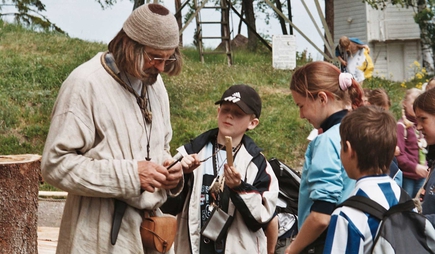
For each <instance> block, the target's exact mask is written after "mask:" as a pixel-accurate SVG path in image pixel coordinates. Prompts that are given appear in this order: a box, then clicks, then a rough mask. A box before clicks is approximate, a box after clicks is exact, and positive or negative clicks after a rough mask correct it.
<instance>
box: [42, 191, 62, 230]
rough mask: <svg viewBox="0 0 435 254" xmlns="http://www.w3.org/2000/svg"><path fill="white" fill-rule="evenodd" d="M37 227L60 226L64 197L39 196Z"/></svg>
mask: <svg viewBox="0 0 435 254" xmlns="http://www.w3.org/2000/svg"><path fill="white" fill-rule="evenodd" d="M38 205H39V207H38V227H60V220H61V219H62V213H63V208H64V206H65V199H51V198H39V201H38Z"/></svg>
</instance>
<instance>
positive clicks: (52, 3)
mask: <svg viewBox="0 0 435 254" xmlns="http://www.w3.org/2000/svg"><path fill="white" fill-rule="evenodd" d="M42 2H43V3H44V4H45V6H46V10H47V11H46V12H45V13H43V14H44V15H45V16H46V17H47V18H48V19H49V20H50V21H52V22H53V23H55V24H56V25H57V26H58V27H60V28H61V29H62V30H64V31H65V32H67V33H68V35H69V36H71V37H73V38H80V39H83V40H88V41H97V42H103V43H108V42H109V41H110V40H111V39H112V38H113V37H114V36H115V35H116V34H117V32H118V31H119V30H120V29H121V27H122V24H123V23H124V21H125V19H126V18H127V17H128V15H129V14H130V13H131V11H132V8H133V3H132V2H130V1H129V0H118V1H117V3H116V4H115V5H113V6H112V7H109V8H107V9H105V10H102V8H101V6H100V5H99V4H98V3H97V2H96V1H95V0H43V1H42ZM182 2H184V1H182ZM320 2H321V3H320V4H321V5H323V3H324V1H320ZM163 4H164V5H165V6H166V7H167V8H168V9H169V10H170V11H171V12H173V13H175V6H174V1H173V0H164V1H163ZM292 4H293V11H292V12H293V23H294V24H295V25H296V26H297V27H298V28H299V29H300V30H301V31H303V33H305V34H306V36H308V37H309V38H310V39H311V40H313V41H314V43H316V45H317V46H318V47H319V48H321V49H323V41H322V37H321V36H320V35H319V34H318V32H317V30H316V28H315V26H314V25H313V23H312V21H311V19H310V18H309V15H308V14H307V12H306V10H305V8H304V7H303V5H302V3H301V0H297V1H294V0H293V1H292ZM306 4H307V6H308V7H309V9H310V10H312V16H314V17H316V19H317V22H318V23H319V24H320V21H319V20H320V18H319V15H318V14H317V12H316V11H315V10H316V8H315V4H314V1H311V0H309V1H306ZM322 8H323V7H322ZM185 9H187V7H186V8H185ZM269 10H270V11H271V12H272V11H273V10H272V8H269ZM239 12H240V10H239ZM183 13H184V12H183ZM214 16H215V17H217V19H219V13H218V12H214V11H213V13H206V14H205V15H204V14H203V15H202V19H203V21H205V20H207V17H214ZM263 19H264V17H261V16H260V17H257V21H256V25H257V31H258V32H259V33H260V34H267V35H268V36H270V38H272V36H273V35H274V34H277V35H280V34H282V32H281V28H280V25H279V23H278V21H277V20H275V19H273V20H272V22H271V23H270V24H269V25H267V24H266V23H265V22H264V21H263ZM211 20H213V18H211ZM230 22H232V23H233V24H232V25H231V29H232V30H233V31H234V32H233V34H232V38H233V37H234V36H235V35H236V34H235V33H236V32H237V29H238V28H237V26H238V23H239V18H238V17H237V16H236V15H235V14H234V15H233V18H232V19H231V20H230ZM195 25H196V24H195V20H193V21H192V22H191V23H190V24H189V25H188V26H187V27H186V29H185V30H184V32H183V43H184V46H189V45H192V41H193V39H192V38H193V33H194V30H195ZM245 27H246V26H245ZM287 27H288V25H287ZM319 27H322V26H321V24H320V25H319ZM203 29H205V28H204V27H203ZM208 30H213V31H215V32H216V35H218V33H219V31H220V30H219V29H213V28H210V27H208ZM213 31H212V32H211V33H213ZM242 34H243V35H245V36H247V35H246V34H247V33H246V29H244V30H242ZM295 35H296V45H297V51H303V50H305V49H306V50H308V52H310V53H311V56H312V57H313V58H314V59H315V60H320V59H321V55H320V54H319V53H317V52H316V50H315V49H314V48H313V47H312V46H311V45H310V44H309V43H308V42H307V41H306V40H305V39H304V38H303V37H302V36H301V35H300V34H298V33H297V32H296V31H295ZM204 43H205V44H206V47H215V46H217V44H218V43H219V42H218V41H216V40H208V41H204Z"/></svg>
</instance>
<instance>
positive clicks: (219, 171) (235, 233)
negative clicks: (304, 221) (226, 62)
mask: <svg viewBox="0 0 435 254" xmlns="http://www.w3.org/2000/svg"><path fill="white" fill-rule="evenodd" d="M215 104H217V105H219V108H218V128H216V129H212V130H209V131H207V132H205V133H203V134H201V135H199V136H198V137H196V138H195V139H193V140H192V141H191V142H190V143H188V144H185V145H184V146H182V147H180V148H178V149H177V150H178V152H179V153H180V154H182V155H183V156H184V157H183V159H182V161H181V165H182V167H183V172H184V180H185V186H184V189H183V192H182V194H180V196H179V197H177V198H173V199H169V200H168V202H167V203H166V204H165V206H164V207H165V208H166V212H171V213H173V214H177V215H178V233H177V236H176V239H175V243H174V245H175V252H176V253H266V237H265V235H264V232H263V230H261V229H262V228H263V227H264V226H265V225H266V224H267V223H268V222H269V221H270V219H271V218H272V217H273V213H274V211H275V206H276V201H277V197H278V191H279V189H278V181H277V179H276V177H275V175H274V173H273V170H272V168H271V166H270V165H269V163H268V162H267V160H266V158H265V157H264V155H263V154H262V153H261V149H260V148H259V147H258V146H257V145H256V144H255V143H254V141H253V140H252V139H251V138H249V137H248V136H247V135H245V132H246V131H248V130H252V129H254V128H255V127H257V125H258V124H259V117H260V114H261V99H260V96H259V95H258V93H257V92H256V91H255V90H254V89H253V88H252V87H250V86H248V85H243V84H241V85H234V86H231V87H230V88H229V89H228V90H226V91H225V92H224V94H223V95H222V97H221V99H220V100H219V101H217V102H216V103H215ZM226 136H229V137H231V138H232V142H233V143H232V144H233V158H234V166H229V165H228V164H227V156H226V152H225V147H224V144H225V137H226ZM222 176H224V177H223V178H222ZM222 179H224V180H222ZM211 186H214V187H211ZM218 208H219V209H218ZM216 209H218V210H220V211H221V212H224V213H226V214H227V215H229V216H231V217H232V219H229V220H225V221H229V224H227V227H226V229H223V230H222V231H220V230H214V232H222V234H221V237H218V238H217V239H215V240H213V237H212V236H211V237H210V236H209V235H207V233H206V231H207V226H206V225H207V223H209V224H212V221H213V220H214V219H216V218H217V217H215V216H217V215H216V214H217V212H214V213H212V211H213V210H216ZM164 210H165V209H164ZM210 218H212V219H210ZM209 221H210V222H209ZM228 225H229V226H228ZM209 226H210V225H209Z"/></svg>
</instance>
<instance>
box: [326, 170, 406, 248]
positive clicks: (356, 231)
mask: <svg viewBox="0 0 435 254" xmlns="http://www.w3.org/2000/svg"><path fill="white" fill-rule="evenodd" d="M354 195H356V196H365V197H368V198H370V199H372V200H374V201H376V202H377V203H379V204H380V205H382V206H383V207H384V208H385V209H387V210H388V209H389V208H390V207H391V206H393V205H396V204H397V203H398V202H399V199H400V187H399V186H398V185H397V183H396V182H395V181H394V180H392V179H391V178H390V177H389V176H388V175H377V176H366V177H363V178H361V179H359V180H358V181H357V182H356V185H355V189H354V190H353V191H352V193H351V196H354ZM379 223H380V221H379V220H378V219H376V218H374V217H373V216H371V215H369V214H366V213H364V212H362V211H360V210H357V209H354V208H350V207H346V206H343V207H339V208H337V209H335V210H334V213H333V214H332V216H331V221H330V224H329V228H328V235H327V238H326V243H325V249H324V252H323V253H324V254H325V253H346V254H356V253H358V254H362V253H370V250H371V248H372V245H373V239H374V237H375V236H376V232H377V231H378V227H379Z"/></svg>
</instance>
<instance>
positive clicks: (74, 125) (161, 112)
mask: <svg viewBox="0 0 435 254" xmlns="http://www.w3.org/2000/svg"><path fill="white" fill-rule="evenodd" d="M100 56H101V53H99V54H97V55H96V56H95V57H94V58H92V59H91V60H90V61H88V62H86V63H84V64H82V65H81V66H79V67H78V68H76V69H75V70H74V71H73V72H72V73H71V75H70V76H69V77H68V78H67V79H66V80H65V82H64V84H63V85H62V88H61V89H60V91H59V95H58V98H57V101H56V104H55V106H54V109H53V115H52V121H51V126H50V132H49V135H48V137H47V141H46V144H45V148H44V153H43V158H42V173H43V177H44V180H45V181H47V182H48V183H50V184H52V185H54V186H56V187H58V188H60V189H62V190H65V191H67V192H68V198H67V201H66V205H65V210H64V214H63V218H62V223H61V228H60V235H59V242H58V248H57V253H62V254H65V253H143V252H144V250H143V248H142V243H141V239H140V232H139V225H140V223H141V221H142V219H141V210H143V209H154V208H157V207H159V206H160V205H161V204H162V203H163V202H164V201H165V200H166V195H167V194H166V191H164V190H158V189H156V192H154V193H149V192H143V193H142V194H141V186H140V181H139V176H138V171H137V161H139V160H144V159H145V157H146V145H147V143H148V135H150V148H151V149H150V157H151V159H152V161H153V162H156V163H158V164H162V163H163V161H164V160H165V159H168V158H171V155H170V153H169V142H170V140H171V137H172V129H171V124H170V112H169V100H168V95H167V92H166V89H165V87H164V84H163V81H162V79H161V77H160V76H159V78H158V80H157V82H156V84H154V85H153V86H150V87H148V93H149V99H150V103H151V110H152V114H153V121H152V128H151V129H150V125H147V126H146V128H145V126H144V120H143V117H142V114H141V111H140V109H139V107H138V105H137V103H136V98H135V97H134V96H133V95H132V94H131V93H129V92H128V91H127V90H125V89H124V88H122V87H121V85H119V84H118V83H117V82H116V81H115V80H114V79H113V78H112V77H111V76H110V75H109V74H107V72H106V70H104V68H103V67H102V65H101V63H100ZM181 186H182V185H181ZM115 198H116V199H121V200H124V201H126V202H127V203H128V204H129V206H128V208H127V210H126V212H125V215H124V218H123V222H122V225H121V229H120V232H119V236H118V241H117V243H116V245H115V246H112V245H111V244H110V230H111V226H112V219H113V211H114V199H115ZM145 253H152V252H151V251H149V250H145Z"/></svg>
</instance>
